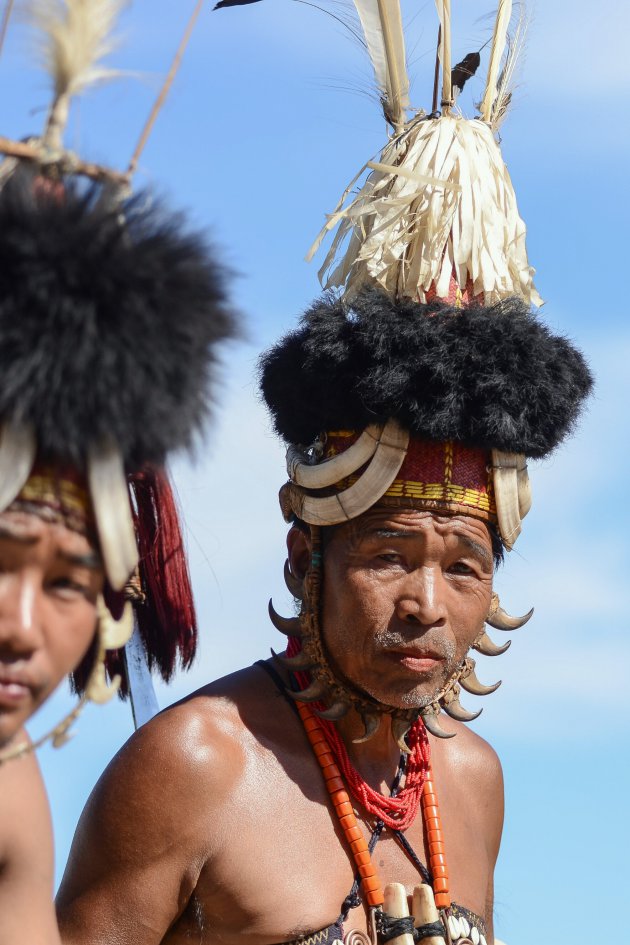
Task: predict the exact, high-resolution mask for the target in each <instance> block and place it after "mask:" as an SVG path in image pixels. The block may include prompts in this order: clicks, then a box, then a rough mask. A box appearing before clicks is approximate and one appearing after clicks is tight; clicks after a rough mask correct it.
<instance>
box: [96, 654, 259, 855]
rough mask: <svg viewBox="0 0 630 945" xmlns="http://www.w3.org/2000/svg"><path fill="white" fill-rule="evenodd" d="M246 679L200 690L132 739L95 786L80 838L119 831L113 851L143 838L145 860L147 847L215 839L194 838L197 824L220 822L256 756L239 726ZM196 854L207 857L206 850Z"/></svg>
mask: <svg viewBox="0 0 630 945" xmlns="http://www.w3.org/2000/svg"><path fill="white" fill-rule="evenodd" d="M248 672H249V671H248V670H243V671H242V672H240V673H235V674H233V675H232V676H228V677H225V678H224V679H221V680H218V681H217V682H216V683H213V684H212V685H210V686H207V687H204V688H203V689H200V690H198V691H197V692H195V693H193V695H191V696H189V697H188V698H186V699H184V700H182V701H181V702H179V703H176V704H175V705H173V706H171V707H170V708H168V709H165V710H164V711H163V712H161V713H160V714H159V715H158V716H156V717H155V718H154V719H152V720H151V721H150V722H148V723H147V724H146V725H143V726H142V728H140V729H139V730H138V731H137V732H136V733H135V734H134V735H132V736H131V738H130V739H129V740H128V741H127V742H126V744H125V745H124V746H123V747H122V748H121V749H120V751H119V752H118V753H117V755H116V756H115V757H114V758H113V759H112V761H111V762H110V764H109V765H108V767H107V768H106V769H105V772H104V773H103V775H102V776H101V778H100V780H99V782H98V784H97V785H96V787H95V789H94V791H93V793H92V796H91V797H90V799H89V801H88V804H87V806H86V808H85V811H84V813H83V816H82V819H81V824H80V829H79V832H78V836H81V835H82V828H85V827H86V826H88V825H91V826H94V825H96V824H98V825H99V826H100V828H101V829H100V832H102V833H105V832H107V833H111V832H112V830H115V828H118V827H119V828H120V831H118V830H116V831H115V832H116V833H117V834H118V838H117V840H116V841H115V842H116V844H117V845H118V849H119V848H120V843H121V838H120V834H121V833H124V834H125V835H127V836H130V837H131V835H132V834H135V835H136V836H137V835H138V834H140V833H141V834H142V839H143V844H142V846H143V855H145V856H146V855H147V854H150V846H151V845H152V844H153V845H155V847H156V849H159V848H160V847H161V846H162V844H163V843H164V840H165V838H168V837H169V836H173V837H175V836H176V837H177V838H178V842H180V843H181V842H182V841H183V840H184V839H187V841H188V843H189V844H193V845H195V844H196V843H200V842H201V840H200V839H199V838H201V837H209V836H213V834H212V833H209V832H208V831H205V830H203V831H200V829H199V827H200V821H201V820H202V819H203V820H204V821H207V820H208V819H213V818H214V819H216V818H219V819H220V815H221V808H222V805H223V804H225V803H227V802H229V800H230V798H231V796H232V795H233V793H234V790H235V787H236V786H237V784H238V781H239V778H241V777H243V776H244V773H245V770H246V767H247V757H248V753H249V752H251V751H252V750H254V749H255V742H254V739H253V736H251V734H250V732H249V730H248V728H247V725H246V724H245V722H244V721H243V716H246V715H247V712H246V710H245V709H244V708H243V703H245V702H246V701H247V692H248V688H249V687H248V685H247V673H248ZM174 785H176V786H177V788H176V790H177V803H173V791H174ZM156 811H159V818H156V816H155V813H156ZM131 845H132V846H133V843H131ZM188 849H189V851H190V845H189V846H188ZM114 852H115V851H114V850H112V854H113V853H114ZM197 852H198V854H199V856H200V857H201V858H205V857H206V856H208V855H210V854H211V852H212V851H211V850H198V851H197Z"/></svg>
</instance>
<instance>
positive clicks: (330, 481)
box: [287, 423, 384, 489]
mask: <svg viewBox="0 0 630 945" xmlns="http://www.w3.org/2000/svg"><path fill="white" fill-rule="evenodd" d="M383 426H384V425H383V424H380V425H379V424H376V423H372V424H370V426H369V427H366V428H365V430H364V431H363V433H362V434H361V436H360V437H359V439H358V440H357V441H356V442H355V443H353V444H352V446H350V447H349V448H348V449H347V450H344V451H343V453H338V454H337V455H336V456H333V457H331V458H330V459H326V460H324V462H323V463H318V464H317V465H311V464H310V463H309V462H308V460H307V458H306V456H305V455H304V453H301V452H300V450H299V449H298V448H297V446H289V448H288V450H287V473H288V474H289V479H291V480H292V481H293V482H295V483H296V484H297V485H298V486H303V488H305V489H325V488H326V486H334V484H335V483H336V482H339V481H340V480H341V479H345V478H346V476H351V475H352V473H355V472H356V471H357V469H360V468H361V466H364V465H365V463H367V461H368V459H371V458H372V456H374V453H375V452H376V447H377V446H378V444H379V441H380V438H381V434H382V432H383Z"/></svg>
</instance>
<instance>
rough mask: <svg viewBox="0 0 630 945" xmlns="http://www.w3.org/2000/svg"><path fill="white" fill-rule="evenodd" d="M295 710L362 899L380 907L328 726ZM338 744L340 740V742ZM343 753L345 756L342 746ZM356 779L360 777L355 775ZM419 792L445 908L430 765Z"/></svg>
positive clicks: (439, 900) (439, 902)
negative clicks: (326, 793)
mask: <svg viewBox="0 0 630 945" xmlns="http://www.w3.org/2000/svg"><path fill="white" fill-rule="evenodd" d="M297 708H298V712H299V714H300V718H301V719H302V722H303V724H304V730H305V731H306V735H307V737H308V740H309V742H310V743H311V746H312V748H313V751H314V752H315V756H316V758H317V760H318V762H319V765H320V767H321V769H322V774H323V776H324V781H325V783H326V788H327V790H328V793H329V794H330V799H331V801H332V803H333V807H334V808H335V812H336V814H337V816H338V818H339V824H340V826H341V829H342V830H343V833H344V836H345V838H346V842H347V844H348V846H349V848H350V852H351V853H352V857H353V859H354V862H355V864H356V867H357V870H358V873H359V875H360V877H361V888H362V891H363V895H364V897H365V900H366V902H367V903H368V905H369V906H371V907H374V908H375V907H378V906H382V905H383V901H384V900H383V889H382V886H381V883H380V880H379V878H378V874H377V872H376V869H375V867H374V864H373V863H372V857H371V856H370V851H369V849H368V844H367V841H366V839H365V837H364V836H363V831H362V830H361V828H360V827H359V824H358V822H357V818H356V817H355V814H354V811H353V809H352V804H351V803H350V798H349V796H348V793H347V791H346V790H345V785H344V781H343V779H342V777H341V771H340V770H339V766H338V765H337V763H336V761H335V757H334V754H333V750H332V746H331V744H330V742H329V740H328V738H327V733H325V732H324V726H327V724H329V723H327V721H326V720H325V719H320V718H318V717H317V716H316V715H315V714H314V713H313V711H312V710H311V708H310V707H309V706H308V705H306V704H305V703H303V702H299V703H298V704H297ZM335 734H336V735H337V738H338V739H339V735H338V734H337V733H335ZM339 741H341V739H339ZM342 744H343V743H342ZM344 753H345V755H346V757H347V752H346V751H345V746H344ZM353 770H356V769H353ZM357 776H358V777H360V775H358V772H357ZM366 786H367V785H366ZM421 791H422V814H423V820H424V827H425V833H426V836H427V842H428V847H429V868H430V870H431V874H432V876H433V893H434V896H435V905H436V906H437V908H438V909H447V908H448V907H449V906H450V904H451V897H450V893H449V883H448V869H447V866H446V855H445V849H444V835H443V833H442V824H441V820H440V812H439V808H438V800H437V794H436V793H435V788H434V785H433V775H432V772H431V768H430V764H428V766H427V772H426V777H425V778H424V781H423V787H422V789H421ZM353 793H354V792H353ZM374 793H376V792H374ZM401 793H402V792H401ZM379 797H382V795H379ZM389 800H397V798H389ZM416 810H417V807H416ZM377 816H379V815H377ZM394 829H397V830H400V829H401V828H400V826H396V827H395V828H394Z"/></svg>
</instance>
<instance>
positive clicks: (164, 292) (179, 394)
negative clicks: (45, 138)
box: [0, 179, 236, 471]
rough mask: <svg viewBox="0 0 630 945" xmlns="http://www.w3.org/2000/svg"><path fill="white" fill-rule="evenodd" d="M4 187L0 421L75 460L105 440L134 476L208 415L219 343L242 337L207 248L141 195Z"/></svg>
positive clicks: (0, 211)
mask: <svg viewBox="0 0 630 945" xmlns="http://www.w3.org/2000/svg"><path fill="white" fill-rule="evenodd" d="M101 197H102V193H101V191H100V190H99V189H98V188H94V187H93V188H90V189H88V190H87V191H86V190H81V189H79V188H78V187H77V186H76V185H72V184H70V185H67V186H66V188H65V191H64V192H63V194H62V196H61V197H59V195H57V196H55V195H54V192H53V193H52V194H51V193H50V192H43V193H42V191H41V189H38V188H33V187H32V182H29V184H28V186H25V185H24V181H23V180H18V179H14V180H12V181H10V182H9V183H8V184H7V185H6V186H5V187H4V189H3V190H2V191H1V192H0V375H1V377H2V383H1V384H0V423H1V422H5V421H16V422H17V423H19V424H20V425H23V424H29V425H31V426H32V427H34V428H35V432H36V438H37V443H38V449H39V451H40V453H41V454H43V455H45V456H46V457H48V458H50V459H52V460H55V461H70V462H72V463H74V464H81V463H82V462H83V461H84V458H85V451H86V445H87V444H89V443H90V442H92V441H103V440H106V439H109V440H112V441H113V442H114V443H116V445H117V446H118V448H119V450H120V452H121V454H122V456H123V458H124V462H125V466H126V468H127V470H128V471H131V470H137V469H139V468H140V467H141V466H142V465H143V464H144V463H146V462H151V463H157V464H161V463H162V462H163V461H164V458H165V456H166V454H167V452H170V451H171V450H173V449H178V448H180V447H189V446H190V445H191V444H192V442H193V439H194V436H195V434H196V433H197V432H198V431H199V430H200V428H201V425H202V422H203V421H204V419H205V418H206V414H207V413H208V409H209V405H210V403H211V394H212V386H213V376H212V375H213V370H212V369H213V365H214V364H215V362H216V352H215V345H216V344H217V342H220V341H222V340H224V339H226V338H230V337H232V336H234V335H235V334H236V323H235V319H234V315H233V312H232V311H231V310H230V308H229V305H228V302H227V294H226V286H225V279H224V272H223V270H222V268H221V266H220V265H219V263H218V262H217V261H216V258H215V253H214V250H213V248H212V247H211V246H210V245H208V243H207V242H206V240H205V239H204V238H203V237H202V236H201V235H200V234H198V233H196V232H194V231H192V230H191V229H190V228H188V227H187V225H186V222H185V220H184V219H183V217H181V216H173V215H172V214H171V215H167V214H166V213H165V212H164V210H163V208H162V207H161V205H160V204H159V203H156V202H155V201H154V200H152V199H151V198H150V197H149V196H148V195H146V194H138V195H136V196H135V197H133V198H132V199H130V200H128V201H126V202H123V203H122V205H121V204H117V205H116V207H115V208H114V209H112V208H111V205H110V207H109V208H108V207H107V204H106V202H105V201H104V200H102V199H100V198H101Z"/></svg>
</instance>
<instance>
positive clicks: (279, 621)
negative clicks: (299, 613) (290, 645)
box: [269, 600, 302, 638]
mask: <svg viewBox="0 0 630 945" xmlns="http://www.w3.org/2000/svg"><path fill="white" fill-rule="evenodd" d="M269 619H270V620H271V622H272V624H273V625H274V627H275V628H276V630H279V631H280V633H284V635H285V637H300V638H301V637H302V628H301V627H300V618H299V617H281V616H280V614H278V613H276V611H275V610H274V607H273V602H272V601H271V600H270V601H269Z"/></svg>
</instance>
